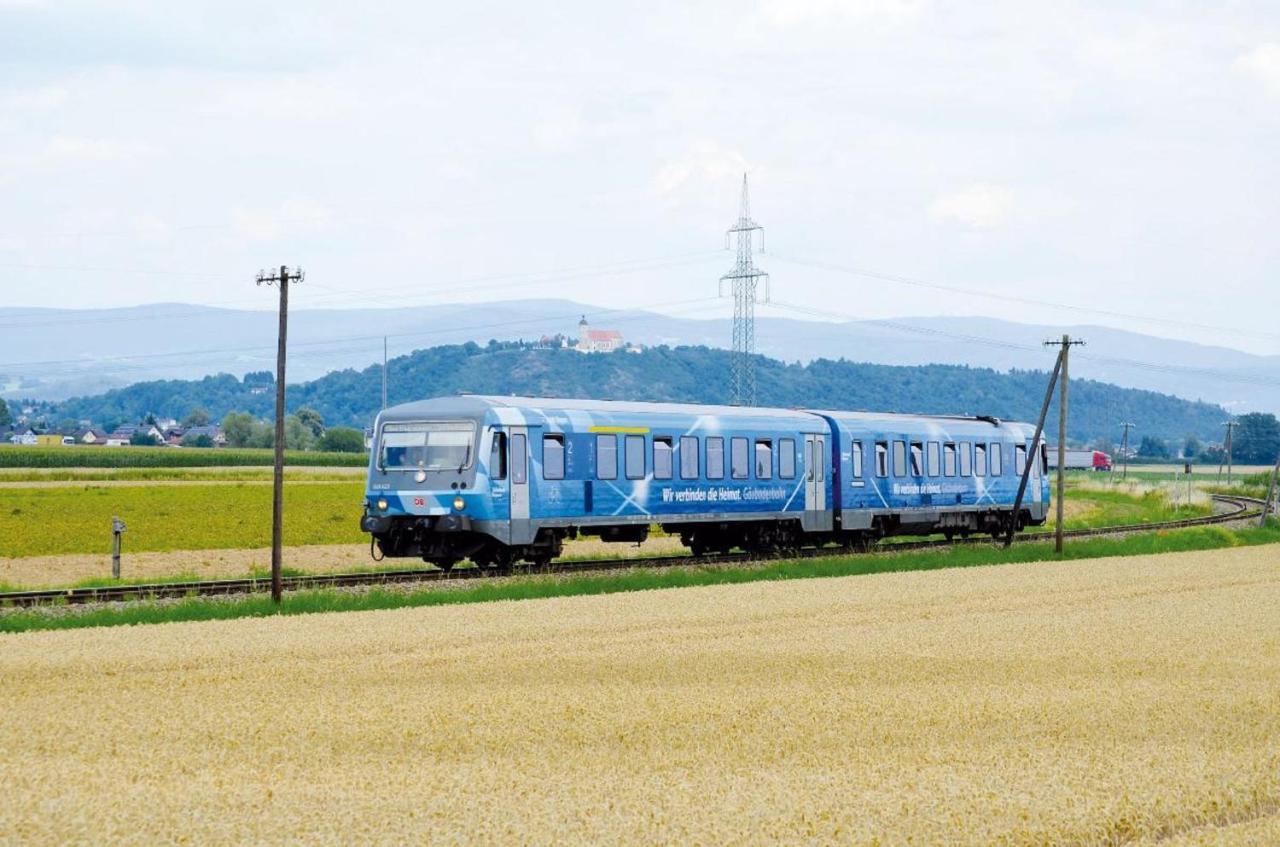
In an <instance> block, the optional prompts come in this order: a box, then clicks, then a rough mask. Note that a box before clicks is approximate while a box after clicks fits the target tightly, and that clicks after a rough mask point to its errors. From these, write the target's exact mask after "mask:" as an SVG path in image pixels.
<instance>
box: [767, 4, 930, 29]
mask: <svg viewBox="0 0 1280 847" xmlns="http://www.w3.org/2000/svg"><path fill="white" fill-rule="evenodd" d="M928 5H929V4H928V3H926V2H923V0H764V2H762V3H761V4H760V5H759V7H758V8H759V11H758V15H759V17H760V19H761V21H762V22H763V23H766V24H768V25H772V26H776V27H783V28H791V27H828V26H831V25H833V24H835V25H851V24H852V25H858V24H866V23H869V22H880V23H890V24H896V23H903V22H906V21H910V20H914V19H916V18H918V17H919V16H920V15H921V14H922V13H923V12H924V11H925V9H926V7H927V6H928Z"/></svg>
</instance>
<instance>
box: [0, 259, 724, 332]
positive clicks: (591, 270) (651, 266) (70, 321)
mask: <svg viewBox="0 0 1280 847" xmlns="http://www.w3.org/2000/svg"><path fill="white" fill-rule="evenodd" d="M719 255H720V254H719V251H706V250H703V251H697V252H694V253H685V254H676V256H673V257H669V258H666V259H664V258H654V259H630V260H623V261H619V262H613V263H608V264H601V265H587V266H582V267H578V268H569V269H564V270H547V271H523V272H514V273H503V274H490V275H485V276H475V277H464V278H462V279H458V280H454V281H452V282H449V283H442V284H439V285H436V286H427V287H423V286H421V285H414V286H396V287H394V288H374V289H340V288H328V287H325V286H315V287H317V288H323V289H324V290H326V291H330V292H333V293H332V294H330V295H329V296H328V297H329V299H333V298H334V297H341V296H348V295H350V296H364V295H370V294H383V293H391V292H395V291H401V290H406V289H412V290H414V291H417V292H419V293H421V294H433V293H445V292H456V291H459V290H463V289H465V290H466V291H467V293H471V292H473V291H477V290H485V289H500V288H515V287H521V288H523V287H528V286H530V285H543V284H548V283H553V282H565V281H568V280H573V279H590V278H593V277H596V276H613V275H617V274H626V273H642V272H644V271H649V270H664V269H667V268H671V267H681V266H686V265H695V264H702V263H704V262H707V261H710V260H711V259H712V258H715V257H718V256H719ZM529 277H542V278H541V279H529ZM508 279H509V280H512V281H511V282H503V283H501V284H497V285H489V286H477V285H475V284H474V283H477V282H485V281H489V280H508ZM325 299H326V297H325V295H319V296H317V297H311V298H309V300H308V303H309V305H310V304H313V303H316V302H324V301H325ZM249 302H257V301H247V300H238V301H222V302H218V303H209V304H192V306H193V307H194V308H192V307H187V309H188V310H187V311H179V312H163V313H157V314H146V315H98V316H92V317H79V318H56V319H52V320H40V321H22V322H13V321H11V322H8V323H0V329H29V328H40V327H49V326H77V325H89V324H111V323H124V322H133V321H148V320H172V319H176V318H184V317H203V316H206V315H208V311H209V310H210V309H219V308H223V307H226V306H231V305H239V304H243V303H249ZM405 305H406V304H405V303H404V302H403V300H400V301H397V303H396V307H397V308H403V307H404V306H405ZM409 305H420V304H409ZM43 311H49V310H42V312H43ZM255 311H256V310H255ZM42 316H43V315H42V314H39V313H37V314H33V315H32V317H42Z"/></svg>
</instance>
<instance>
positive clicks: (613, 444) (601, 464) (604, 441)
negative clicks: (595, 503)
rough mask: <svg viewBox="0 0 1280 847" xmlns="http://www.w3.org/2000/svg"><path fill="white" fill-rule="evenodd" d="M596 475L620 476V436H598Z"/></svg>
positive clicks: (605, 477) (608, 477)
mask: <svg viewBox="0 0 1280 847" xmlns="http://www.w3.org/2000/svg"><path fill="white" fill-rule="evenodd" d="M596 477H597V478H598V479H617V478H618V436H616V435H613V434H612V433H610V434H609V435H597V436H596Z"/></svg>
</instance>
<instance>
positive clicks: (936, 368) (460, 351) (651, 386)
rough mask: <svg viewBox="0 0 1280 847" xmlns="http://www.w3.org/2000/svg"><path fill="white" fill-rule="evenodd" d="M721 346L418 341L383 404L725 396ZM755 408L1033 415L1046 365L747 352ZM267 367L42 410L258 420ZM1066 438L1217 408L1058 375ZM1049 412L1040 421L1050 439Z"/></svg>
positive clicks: (1157, 423)
mask: <svg viewBox="0 0 1280 847" xmlns="http://www.w3.org/2000/svg"><path fill="white" fill-rule="evenodd" d="M730 358H731V353H730V352H729V351H727V350H720V349H712V348H708V347H652V348H649V349H646V350H644V351H643V352H623V351H619V352H617V353H609V354H583V353H579V352H576V351H574V350H570V349H564V348H545V347H538V346H535V345H530V344H522V343H514V342H490V343H489V344H488V345H487V346H483V345H478V344H474V343H467V344H455V345H447V346H441V347H431V348H427V349H422V350H417V351H415V352H413V353H411V354H409V355H406V356H401V357H398V358H395V359H392V360H391V362H390V364H389V367H388V398H389V402H390V403H391V404H392V405H394V404H396V403H402V402H407V401H410V400H418V399H422V398H425V397H432V396H439V395H451V394H457V393H460V392H469V393H475V394H528V395H542V396H552V397H593V398H598V399H626V400H652V401H679V402H695V403H727V402H729V400H730V389H729V378H728V376H729V364H730ZM756 373H757V381H758V400H759V403H760V405H765V406H784V407H810V408H827V409H866V410H876V411H890V412H907V413H934V414H984V415H995V416H997V417H1000V418H1004V419H1016V420H1024V421H1034V420H1035V416H1036V414H1037V413H1038V411H1039V408H1040V403H1041V400H1042V399H1043V397H1044V389H1045V382H1046V379H1047V374H1046V373H1044V372H1043V371H1038V370H1025V371H1023V370H1014V371H1009V372H1006V373H1002V372H999V371H995V370H990V369H986V368H973V367H966V366H961V365H921V366H894V365H877V364H866V363H858V362H850V361H847V360H844V359H840V360H831V359H818V360H815V361H813V362H810V363H809V364H805V365H801V364H787V363H785V362H781V361H778V360H776V359H770V358H766V357H764V356H759V357H757V363H756ZM272 388H273V384H272V376H271V374H270V373H266V372H257V373H251V374H246V375H245V376H244V377H243V378H237V377H235V376H232V375H229V374H219V375H217V376H209V377H205V378H203V379H198V380H160V381H154V382H143V383H138V384H136V385H132V386H129V387H127V388H121V389H116V390H113V391H108V392H106V393H104V394H100V395H96V396H92V397H77V398H73V399H70V400H67V401H64V402H61V403H58V404H54V405H53V406H52V407H50V408H49V409H48V410H47V412H46V414H47V415H48V417H50V418H51V419H53V420H61V419H72V418H73V419H90V420H93V421H94V422H95V424H101V425H107V426H109V425H111V424H112V423H115V422H125V421H137V420H140V419H142V418H143V417H145V416H146V415H148V414H151V415H155V416H157V417H160V416H163V417H174V418H182V417H183V416H184V415H186V414H188V413H189V412H190V411H191V410H192V409H197V408H199V409H204V410H207V411H208V412H209V414H210V415H211V416H212V417H213V418H214V419H215V420H221V419H222V417H223V416H224V415H226V414H227V413H228V412H233V411H241V412H248V413H250V414H252V415H255V416H259V417H270V416H271V414H272V409H273V402H274V397H273V391H272ZM381 392H382V373H381V367H380V366H376V365H375V366H370V367H367V368H365V369H363V370H354V369H348V370H342V371H335V372H333V373H330V374H327V375H325V376H323V377H321V378H319V379H316V380H313V381H310V382H303V383H299V384H296V385H290V386H289V387H288V391H287V402H288V406H289V409H290V410H296V409H298V408H300V407H304V406H305V407H310V408H312V409H315V410H318V411H319V412H320V413H321V414H322V415H323V416H324V419H325V420H326V421H327V422H328V423H329V424H330V425H349V426H356V427H364V426H367V425H369V424H370V423H372V421H373V419H374V417H375V416H376V414H377V412H378V409H379V407H380V405H381ZM1070 412H1071V420H1070V431H1069V438H1068V440H1069V442H1070V443H1073V444H1091V443H1094V442H1099V441H1102V442H1105V441H1106V440H1108V439H1114V438H1115V437H1116V435H1117V431H1118V424H1119V423H1120V422H1121V421H1131V422H1133V423H1135V424H1137V429H1138V431H1139V432H1141V433H1142V434H1143V435H1146V436H1151V437H1153V438H1158V439H1163V440H1166V441H1169V442H1170V443H1174V442H1177V443H1180V442H1181V439H1184V438H1185V437H1186V436H1188V435H1194V436H1196V437H1197V438H1199V439H1203V440H1206V441H1216V440H1220V438H1221V435H1220V429H1221V423H1222V421H1223V419H1224V418H1225V417H1226V416H1227V415H1226V412H1225V411H1224V410H1223V409H1222V408H1221V407H1219V406H1215V405H1213V404H1210V403H1203V402H1196V401H1189V400H1184V399H1181V398H1178V397H1172V396H1170V395H1166V394H1159V393H1156V392H1153V391H1141V390H1136V389H1129V388H1120V387H1118V386H1114V385H1110V384H1107V383H1102V382H1095V381H1091V380H1073V381H1072V383H1071V408H1070ZM1056 428H1057V415H1056V412H1055V413H1054V414H1051V415H1050V419H1049V421H1048V424H1047V426H1046V429H1047V431H1048V433H1049V438H1050V440H1055V439H1056V438H1057V433H1056Z"/></svg>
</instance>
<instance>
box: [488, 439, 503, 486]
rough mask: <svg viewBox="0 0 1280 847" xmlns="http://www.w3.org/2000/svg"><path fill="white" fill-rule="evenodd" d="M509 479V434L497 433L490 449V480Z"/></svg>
mask: <svg viewBox="0 0 1280 847" xmlns="http://www.w3.org/2000/svg"><path fill="white" fill-rule="evenodd" d="M506 478H507V434H506V433H505V432H495V433H494V434H493V446H492V447H490V448H489V479H506Z"/></svg>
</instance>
